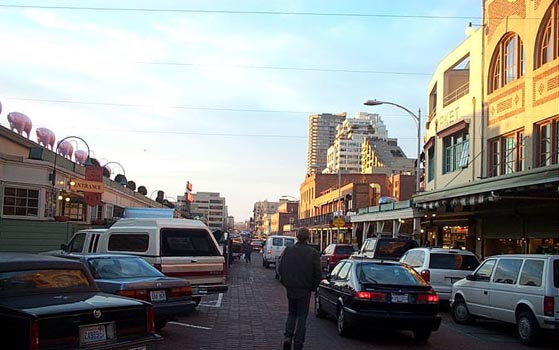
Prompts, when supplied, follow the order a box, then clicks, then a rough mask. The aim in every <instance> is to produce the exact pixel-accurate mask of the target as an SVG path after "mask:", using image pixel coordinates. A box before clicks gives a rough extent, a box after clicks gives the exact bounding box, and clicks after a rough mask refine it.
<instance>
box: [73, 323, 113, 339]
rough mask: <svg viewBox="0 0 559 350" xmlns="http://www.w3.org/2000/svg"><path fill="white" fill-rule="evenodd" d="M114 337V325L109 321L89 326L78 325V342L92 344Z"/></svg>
mask: <svg viewBox="0 0 559 350" xmlns="http://www.w3.org/2000/svg"><path fill="white" fill-rule="evenodd" d="M113 338H114V325H113V324H111V323H100V324H95V325H91V326H81V327H80V343H81V344H94V343H100V342H105V341H108V340H111V339H113Z"/></svg>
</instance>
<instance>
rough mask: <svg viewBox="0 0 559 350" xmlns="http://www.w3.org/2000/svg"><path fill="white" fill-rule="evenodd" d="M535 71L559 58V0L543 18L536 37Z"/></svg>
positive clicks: (556, 0)
mask: <svg viewBox="0 0 559 350" xmlns="http://www.w3.org/2000/svg"><path fill="white" fill-rule="evenodd" d="M534 56H535V57H534V69H538V68H540V67H541V66H543V65H545V64H547V63H549V62H552V61H554V60H556V59H558V58H559V0H555V1H554V2H553V3H552V4H551V5H550V7H549V10H548V11H547V12H546V14H545V15H544V17H543V20H542V22H541V25H540V28H539V30H538V34H537V37H536V47H535V50H534Z"/></svg>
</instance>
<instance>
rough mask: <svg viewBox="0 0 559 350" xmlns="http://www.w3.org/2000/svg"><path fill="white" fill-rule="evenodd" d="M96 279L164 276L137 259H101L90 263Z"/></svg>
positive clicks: (95, 259)
mask: <svg viewBox="0 0 559 350" xmlns="http://www.w3.org/2000/svg"><path fill="white" fill-rule="evenodd" d="M87 262H88V265H89V269H90V271H91V274H92V275H93V277H94V278H95V279H123V278H138V277H162V276H164V275H163V274H162V273H161V272H159V271H158V270H157V269H156V268H155V267H153V266H151V265H150V264H149V263H148V262H146V261H145V260H144V259H142V258H137V257H122V258H121V257H99V258H91V259H89V260H88V261H87Z"/></svg>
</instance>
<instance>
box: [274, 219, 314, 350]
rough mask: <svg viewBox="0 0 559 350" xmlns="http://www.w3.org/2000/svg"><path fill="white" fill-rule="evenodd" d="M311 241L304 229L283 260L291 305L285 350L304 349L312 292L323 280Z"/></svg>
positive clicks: (282, 270)
mask: <svg viewBox="0 0 559 350" xmlns="http://www.w3.org/2000/svg"><path fill="white" fill-rule="evenodd" d="M308 239H309V230H308V229H307V228H305V227H303V228H300V229H299V231H297V243H296V244H294V245H292V246H290V247H287V248H285V250H284V251H283V253H282V255H281V258H280V260H279V266H278V274H279V278H280V282H281V284H282V285H283V286H284V287H285V289H286V292H287V303H288V313H287V321H286V322H285V332H284V334H283V335H284V339H283V350H291V349H292V346H293V350H301V349H303V345H304V343H305V333H306V323H307V315H308V314H309V303H310V300H311V293H312V292H316V289H317V288H318V284H319V283H320V280H321V279H322V271H321V269H320V254H319V253H318V251H317V250H316V249H314V248H313V247H311V246H309V245H308V244H307V241H308Z"/></svg>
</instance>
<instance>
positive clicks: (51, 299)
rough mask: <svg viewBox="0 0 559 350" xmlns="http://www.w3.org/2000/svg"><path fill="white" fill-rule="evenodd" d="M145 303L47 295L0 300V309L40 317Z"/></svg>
mask: <svg viewBox="0 0 559 350" xmlns="http://www.w3.org/2000/svg"><path fill="white" fill-rule="evenodd" d="M143 304H145V303H143V302H141V301H139V300H133V299H128V298H121V297H118V296H115V295H111V294H105V293H100V292H86V293H47V294H35V295H25V296H12V297H4V298H1V299H0V307H4V308H7V309H12V310H14V311H21V312H24V313H27V314H30V315H35V316H37V317H40V316H42V315H47V314H48V315H52V314H62V313H74V312H82V311H87V310H92V309H106V308H114V307H119V308H128V307H138V306H140V305H143Z"/></svg>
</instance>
